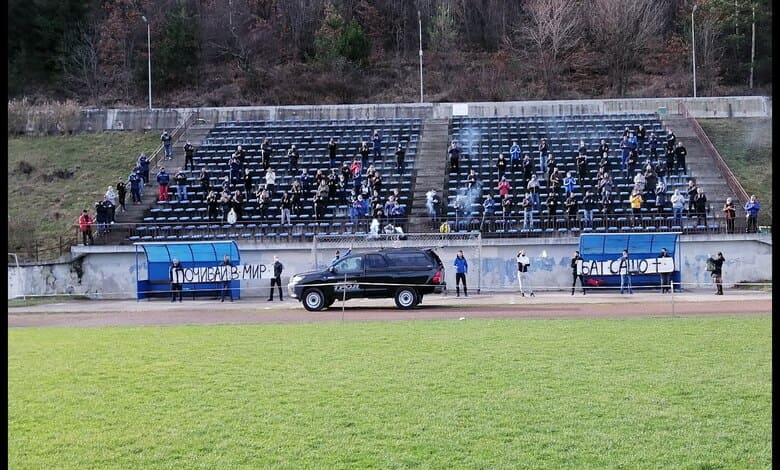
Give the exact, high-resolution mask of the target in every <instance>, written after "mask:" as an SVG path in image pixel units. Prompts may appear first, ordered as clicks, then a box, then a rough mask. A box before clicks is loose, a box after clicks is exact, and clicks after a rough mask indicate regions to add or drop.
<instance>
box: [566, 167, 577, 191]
mask: <svg viewBox="0 0 780 470" xmlns="http://www.w3.org/2000/svg"><path fill="white" fill-rule="evenodd" d="M576 183H577V180H576V179H574V177H573V176H572V175H571V171H569V172H567V173H566V177H565V178H564V179H563V191H564V195H566V196H571V195H572V194H573V193H574V188H575V187H576Z"/></svg>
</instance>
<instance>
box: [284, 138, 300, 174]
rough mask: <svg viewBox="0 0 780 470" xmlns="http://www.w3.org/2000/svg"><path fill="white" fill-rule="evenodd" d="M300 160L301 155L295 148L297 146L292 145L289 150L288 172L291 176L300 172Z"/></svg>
mask: <svg viewBox="0 0 780 470" xmlns="http://www.w3.org/2000/svg"><path fill="white" fill-rule="evenodd" d="M299 158H300V154H299V153H298V149H296V148H295V144H292V145H290V148H289V149H287V170H288V171H289V172H290V174H291V175H294V174H295V172H297V171H298V159H299Z"/></svg>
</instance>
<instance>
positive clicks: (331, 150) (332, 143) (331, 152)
mask: <svg viewBox="0 0 780 470" xmlns="http://www.w3.org/2000/svg"><path fill="white" fill-rule="evenodd" d="M337 153H338V144H337V143H336V139H334V138H333V137H331V138H330V140H329V141H328V162H329V163H330V167H331V168H338V163H337V162H336V154H337Z"/></svg>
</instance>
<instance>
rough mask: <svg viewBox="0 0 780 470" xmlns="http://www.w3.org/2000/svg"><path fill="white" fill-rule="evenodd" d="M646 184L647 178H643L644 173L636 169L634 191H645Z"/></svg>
mask: <svg viewBox="0 0 780 470" xmlns="http://www.w3.org/2000/svg"><path fill="white" fill-rule="evenodd" d="M646 186H647V179H646V178H645V174H644V173H642V172H641V171H637V172H636V174H635V175H634V191H639V192H640V193H643V192H644V191H645V187H646ZM653 189H655V188H653Z"/></svg>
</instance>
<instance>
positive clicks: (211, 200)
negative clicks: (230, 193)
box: [206, 191, 219, 222]
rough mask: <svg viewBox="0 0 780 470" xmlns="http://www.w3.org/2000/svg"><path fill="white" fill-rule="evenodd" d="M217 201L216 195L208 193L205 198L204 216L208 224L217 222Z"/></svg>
mask: <svg viewBox="0 0 780 470" xmlns="http://www.w3.org/2000/svg"><path fill="white" fill-rule="evenodd" d="M218 201H219V198H218V197H217V193H216V192H214V191H209V193H208V196H206V216H207V218H208V220H209V222H212V221H216V220H217V206H218Z"/></svg>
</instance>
